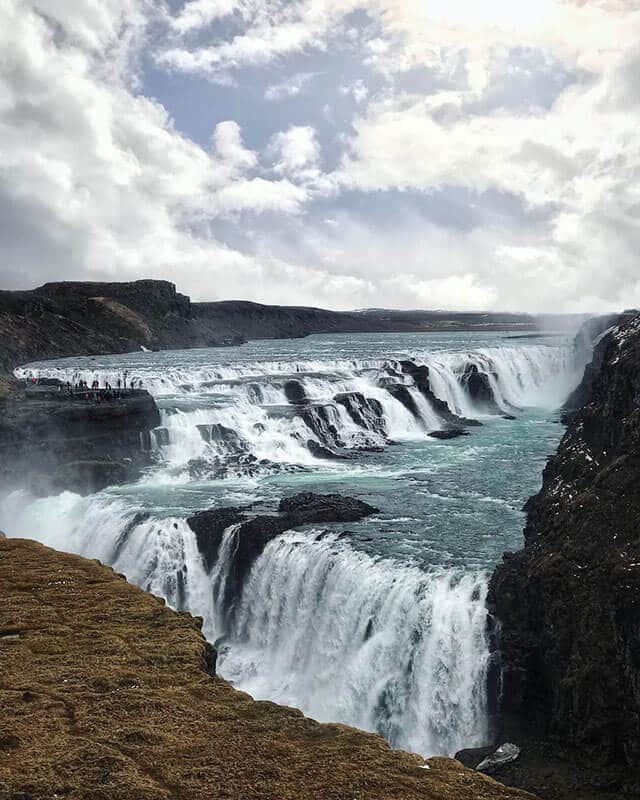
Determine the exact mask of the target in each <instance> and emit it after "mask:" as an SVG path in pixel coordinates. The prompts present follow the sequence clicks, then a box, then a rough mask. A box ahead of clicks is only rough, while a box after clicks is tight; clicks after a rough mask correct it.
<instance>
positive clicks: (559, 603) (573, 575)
mask: <svg viewBox="0 0 640 800" xmlns="http://www.w3.org/2000/svg"><path fill="white" fill-rule="evenodd" d="M595 355H596V358H595V361H594V364H595V368H591V369H587V371H586V373H585V381H584V384H583V386H582V387H581V389H580V390H579V391H578V393H577V395H578V396H580V397H581V399H582V402H583V405H582V407H581V408H579V409H578V410H575V411H573V412H572V413H571V414H570V420H571V421H570V424H569V428H568V430H567V432H566V434H565V436H564V437H563V439H562V441H561V443H560V445H559V448H558V451H557V453H556V455H555V456H553V457H552V458H551V459H550V461H549V462H548V464H547V467H546V468H545V471H544V482H543V486H542V489H541V491H540V493H539V494H538V495H536V496H535V497H533V498H532V499H531V500H530V501H529V502H528V504H527V525H526V529H525V547H524V549H523V550H521V551H520V552H518V553H515V554H507V555H506V557H505V560H504V561H503V563H501V564H500V565H499V566H498V568H497V569H496V571H495V573H494V575H493V578H492V582H491V592H490V597H491V602H492V611H493V613H494V615H495V616H496V617H497V619H498V620H499V621H500V624H501V636H500V650H501V657H502V665H503V681H504V684H503V694H502V701H503V711H504V715H505V723H506V725H507V730H508V731H509V732H510V735H512V736H515V737H518V739H519V740H520V741H522V742H524V741H527V739H529V741H530V744H531V746H530V747H529V748H528V750H529V752H531V751H532V748H533V751H536V750H537V752H538V754H539V753H541V752H542V753H544V752H546V753H547V754H549V753H551V754H552V755H553V756H557V757H560V759H561V760H562V759H564V760H567V759H568V763H570V764H572V766H571V768H570V770H569V773H571V774H570V775H569V778H572V780H569V781H567V780H565V778H567V775H565V776H564V777H563V776H560V777H561V779H560V781H559V782H557V781H555V782H554V779H553V775H552V772H553V768H551V767H550V766H549V764H547V765H546V766H545V765H544V764H542V765H540V764H538V765H537V766H536V765H535V764H533V765H529V766H530V767H531V769H530V770H529V771H527V769H528V767H527V764H526V763H523V762H520V764H516V765H514V767H513V770H512V771H507V772H506V773H505V774H506V775H508V776H509V778H510V779H512V780H514V781H516V782H518V783H519V785H526V786H529V787H536V788H537V790H538V791H539V792H540V794H541V795H542V796H544V797H545V798H552V797H553V798H556V797H557V798H569V797H580V798H587V797H589V798H591V797H605V796H606V797H608V798H616V800H617V799H618V798H623V797H627V796H628V797H638V796H640V525H639V522H640V316H637V315H636V316H634V317H631V318H630V319H626V320H625V321H623V322H622V324H621V325H620V326H619V327H618V328H616V329H615V330H614V331H612V332H611V333H609V334H608V335H607V337H606V338H605V339H604V340H603V341H602V343H601V344H600V345H599V346H598V348H597V350H596V354H595ZM536 743H537V744H536ZM538 745H540V747H541V749H540V747H538ZM525 749H527V748H525ZM545 769H546V776H545ZM550 776H551V778H550Z"/></svg>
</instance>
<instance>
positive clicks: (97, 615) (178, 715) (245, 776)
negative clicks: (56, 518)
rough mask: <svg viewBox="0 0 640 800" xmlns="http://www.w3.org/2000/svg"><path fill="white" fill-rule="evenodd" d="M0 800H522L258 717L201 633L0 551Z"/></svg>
mask: <svg viewBox="0 0 640 800" xmlns="http://www.w3.org/2000/svg"><path fill="white" fill-rule="evenodd" d="M0 596H1V597H2V602H1V603H0V798H2V800H8V799H9V798H12V800H14V799H15V800H17V799H18V798H21V799H23V800H26V799H27V798H29V799H30V800H42V799H43V798H53V797H59V798H67V800H74V799H75V798H87V800H88V799H89V798H91V800H125V798H126V800H182V798H184V800H187V799H188V800H200V799H202V800H204V798H206V799H207V800H213V799H214V798H215V799H216V800H307V799H308V800H312V799H313V800H365V799H366V800H376V799H377V798H380V799H382V798H385V800H386V799H387V798H389V800H391V798H398V800H400V798H402V800H413V798H430V799H432V800H435V799H436V798H439V799H440V800H524V799H525V798H531V795H528V794H526V793H525V792H521V791H518V790H511V789H507V788H505V787H504V786H502V785H500V784H498V783H496V782H495V781H493V780H491V779H490V778H487V777H484V776H482V775H480V774H479V773H476V772H473V771H471V770H467V769H465V768H463V767H462V766H461V765H460V764H459V763H458V762H456V761H453V760H451V759H442V758H436V759H431V760H429V762H428V768H424V761H423V759H422V758H420V757H418V756H415V755H410V754H407V753H402V752H398V751H394V750H391V748H389V746H388V745H387V744H386V743H385V742H384V740H383V739H382V738H380V737H378V736H375V735H372V734H367V733H363V732H361V731H357V730H355V729H352V728H348V727H345V726H341V725H321V724H319V723H317V722H314V721H313V720H310V719H307V718H305V717H304V716H303V715H302V714H301V713H300V712H298V711H295V710H293V709H287V708H283V707H280V706H277V705H275V704H273V703H265V702H255V701H254V700H252V699H251V698H250V697H249V696H248V695H246V694H243V693H241V692H238V691H236V690H235V689H233V688H232V687H231V686H230V685H229V684H228V683H226V682H225V681H224V680H222V679H221V678H218V677H216V678H212V677H211V676H210V675H209V674H207V672H206V670H205V641H204V639H203V637H202V634H201V632H200V626H199V623H198V620H196V619H194V618H193V617H191V616H190V615H188V614H185V613H176V612H174V611H172V610H170V609H169V608H167V607H166V606H165V605H164V603H163V602H162V601H160V600H158V599H157V598H154V597H152V596H151V595H149V594H146V593H144V592H142V591H141V590H139V589H137V588H135V587H134V586H132V585H130V584H129V583H127V582H126V581H125V580H124V579H123V578H122V577H121V576H118V575H117V574H116V573H114V572H113V571H112V570H110V569H108V568H107V567H104V566H102V565H101V564H99V563H98V562H95V561H89V560H86V559H83V558H80V557H77V556H71V555H67V554H63V553H59V552H56V551H54V550H51V549H48V548H45V547H43V546H42V545H40V544H37V543H35V542H32V541H26V540H20V539H0Z"/></svg>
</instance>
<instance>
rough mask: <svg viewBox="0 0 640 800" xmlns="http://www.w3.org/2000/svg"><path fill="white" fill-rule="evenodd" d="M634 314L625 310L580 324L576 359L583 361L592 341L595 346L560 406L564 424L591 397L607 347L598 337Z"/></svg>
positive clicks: (575, 342)
mask: <svg viewBox="0 0 640 800" xmlns="http://www.w3.org/2000/svg"><path fill="white" fill-rule="evenodd" d="M636 314H637V312H634V311H625V312H623V313H622V314H607V315H605V316H602V317H593V318H592V319H589V320H587V321H586V322H585V323H584V324H583V325H582V326H581V328H580V330H579V331H578V333H577V334H576V338H575V340H574V349H575V352H576V359H577V360H578V361H580V362H584V360H586V359H585V355H586V353H587V352H588V351H589V350H590V348H591V347H592V346H593V345H594V343H595V347H593V353H592V358H591V361H590V362H589V363H588V364H587V366H586V367H585V369H584V374H583V376H582V380H581V381H580V383H579V384H578V386H576V388H575V389H574V390H573V392H571V394H570V395H569V397H568V398H567V399H566V401H565V403H564V405H563V406H562V413H561V416H560V419H561V421H562V423H563V424H564V425H568V424H569V423H570V422H571V420H572V419H573V417H574V416H575V415H576V414H577V412H578V411H579V410H580V409H581V408H582V407H583V406H585V405H586V404H587V403H588V402H589V401H590V399H591V394H592V392H593V388H594V386H595V383H596V381H597V379H598V376H599V375H600V371H601V369H602V364H603V361H604V355H605V352H606V349H607V342H606V339H600V341H597V340H598V338H599V337H601V336H602V334H603V333H604V332H605V331H606V330H608V329H609V328H610V327H612V326H614V325H618V324H622V323H624V322H625V321H627V320H629V319H630V318H633V317H634V316H635V315H636Z"/></svg>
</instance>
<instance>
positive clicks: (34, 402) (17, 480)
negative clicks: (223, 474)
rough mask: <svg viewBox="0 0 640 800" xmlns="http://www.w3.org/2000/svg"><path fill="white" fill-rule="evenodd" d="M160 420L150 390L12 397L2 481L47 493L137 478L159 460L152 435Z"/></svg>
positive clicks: (2, 447)
mask: <svg viewBox="0 0 640 800" xmlns="http://www.w3.org/2000/svg"><path fill="white" fill-rule="evenodd" d="M159 423H160V413H159V411H158V408H157V406H156V404H155V401H154V399H153V398H152V397H151V395H150V394H149V393H148V392H146V391H133V392H130V393H127V394H126V395H122V396H121V397H119V398H114V399H112V400H108V401H107V400H105V401H103V402H96V401H95V400H94V399H93V396H92V395H91V393H89V398H86V397H85V396H84V395H80V396H78V395H73V396H69V395H67V394H65V393H64V392H62V393H58V392H57V391H56V392H55V394H54V395H51V396H49V395H37V396H32V397H29V396H27V394H26V393H25V392H24V391H19V392H17V393H16V394H15V395H14V396H12V397H11V398H9V399H7V400H5V401H4V402H3V406H2V414H0V452H2V459H1V460H0V481H1V482H2V483H3V484H4V485H5V486H14V485H25V484H28V485H31V486H32V487H34V488H36V489H37V487H39V488H40V489H41V490H42V491H43V492H44V493H50V492H51V491H52V490H53V491H56V490H57V491H62V490H64V489H69V490H72V491H76V492H80V493H88V492H93V491H96V490H99V489H102V488H104V487H105V486H108V485H111V484H114V483H121V482H123V481H128V480H132V479H135V478H137V477H138V476H139V474H140V470H141V469H142V468H144V467H146V466H149V465H150V464H151V463H153V453H151V452H150V451H149V450H148V449H147V450H145V449H144V448H143V447H142V446H141V444H143V442H144V439H145V435H146V434H147V433H148V432H149V431H150V430H151V429H153V428H155V427H156V426H157V425H159Z"/></svg>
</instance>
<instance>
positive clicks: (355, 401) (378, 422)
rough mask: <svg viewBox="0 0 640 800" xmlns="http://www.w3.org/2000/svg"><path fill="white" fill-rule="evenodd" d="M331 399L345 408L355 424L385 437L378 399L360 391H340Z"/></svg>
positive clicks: (384, 426)
mask: <svg viewBox="0 0 640 800" xmlns="http://www.w3.org/2000/svg"><path fill="white" fill-rule="evenodd" d="M333 399H334V401H335V402H336V403H337V404H338V405H341V406H342V407H343V408H344V409H346V411H347V414H349V416H350V417H351V419H352V420H353V421H354V422H355V423H356V425H359V426H360V427H361V428H364V429H365V430H368V431H374V432H375V433H378V434H379V435H380V436H385V437H386V435H387V431H386V425H385V420H384V410H383V408H382V404H381V403H380V401H378V400H375V399H374V398H372V397H365V396H364V395H363V394H362V393H361V392H341V393H340V394H337V395H336V396H335V397H334V398H333Z"/></svg>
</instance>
